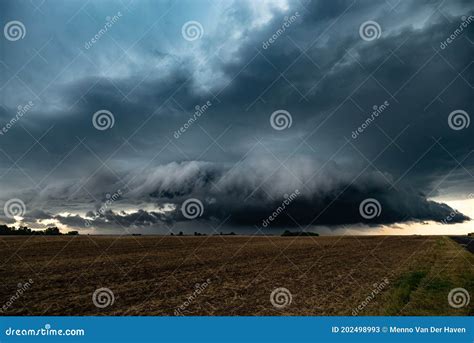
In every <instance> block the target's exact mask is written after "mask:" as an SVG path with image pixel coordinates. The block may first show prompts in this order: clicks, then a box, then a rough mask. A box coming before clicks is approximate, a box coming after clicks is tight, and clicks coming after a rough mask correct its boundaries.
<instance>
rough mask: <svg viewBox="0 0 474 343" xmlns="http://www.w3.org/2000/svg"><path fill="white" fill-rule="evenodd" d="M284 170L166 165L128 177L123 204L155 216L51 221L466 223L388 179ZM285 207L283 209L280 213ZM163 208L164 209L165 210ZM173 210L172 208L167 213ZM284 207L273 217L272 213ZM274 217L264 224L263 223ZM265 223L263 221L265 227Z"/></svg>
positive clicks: (315, 168)
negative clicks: (193, 210) (187, 205)
mask: <svg viewBox="0 0 474 343" xmlns="http://www.w3.org/2000/svg"><path fill="white" fill-rule="evenodd" d="M290 162H291V163H289V165H294V166H298V167H293V168H291V169H288V170H278V169H277V168H276V167H277V163H276V162H275V161H270V160H267V161H262V160H253V161H251V160H249V161H243V162H241V163H240V164H239V165H238V166H234V167H225V166H222V165H215V164H212V163H204V162H184V163H171V164H168V165H164V166H160V167H158V168H155V169H154V170H153V171H151V170H150V171H148V172H147V173H146V174H145V175H138V176H137V175H135V176H134V177H133V178H132V179H131V181H130V184H131V185H130V189H132V191H130V192H129V193H125V194H124V197H123V199H122V200H123V202H125V203H132V202H143V203H150V202H155V203H157V204H160V206H161V208H159V209H157V210H154V211H145V210H138V211H133V212H131V213H130V212H128V213H126V212H123V211H113V210H109V209H105V207H102V208H104V210H102V211H91V212H89V213H87V214H86V216H85V217H86V218H88V219H84V218H83V217H80V216H57V217H55V218H56V219H58V220H59V221H60V222H61V223H63V224H66V225H69V226H75V227H88V226H94V227H97V228H110V229H112V228H114V227H115V228H116V226H117V225H119V226H121V227H125V228H126V227H130V226H132V227H147V226H151V227H160V226H166V227H173V225H174V224H176V223H179V222H185V223H186V222H188V223H190V222H192V223H193V225H195V222H194V221H190V220H189V218H188V217H186V216H185V215H184V213H183V211H185V210H184V207H183V206H184V205H183V203H184V202H185V201H188V200H189V199H193V201H195V200H194V199H197V200H198V202H201V204H202V206H203V207H202V209H201V210H199V211H198V212H200V216H199V217H197V220H201V221H203V220H204V221H206V220H209V221H211V222H215V223H217V224H219V223H223V222H226V225H231V226H238V227H249V226H251V227H265V228H266V227H296V228H301V227H304V226H311V225H343V224H357V223H365V224H368V225H375V224H392V223H397V222H404V221H425V220H433V221H437V222H446V223H450V224H454V223H459V222H463V221H465V220H469V218H468V217H466V216H465V215H463V214H461V213H458V212H456V211H455V210H453V209H452V208H450V207H449V206H447V205H446V204H442V203H436V202H433V201H428V200H426V199H425V197H424V195H423V194H421V193H419V192H418V191H416V190H413V189H404V188H391V186H390V182H391V178H390V176H388V175H382V174H380V173H377V172H365V173H358V174H355V173H352V172H347V171H344V170H348V168H347V167H346V166H342V165H337V164H336V163H334V162H330V163H325V164H321V165H319V164H318V163H315V162H314V161H313V160H301V159H299V160H296V159H295V160H292V161H290ZM368 197H369V198H370V199H376V201H378V202H379V204H380V213H379V215H378V216H374V218H366V217H364V216H363V214H364V213H366V212H365V210H364V212H362V214H361V209H360V204H361V203H362V202H363V201H364V200H366V199H367V198H368ZM284 204H285V205H284ZM167 205H168V209H167V208H166V206H167ZM170 205H172V206H170ZM282 206H283V207H284V211H283V212H282V213H280V210H281V208H280V210H279V209H278V208H279V207H282ZM274 213H278V215H277V216H275V218H274V219H272V220H271V221H270V222H269V221H268V217H269V216H272V214H273V215H274ZM266 219H267V220H266Z"/></svg>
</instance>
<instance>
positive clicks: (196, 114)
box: [173, 101, 212, 139]
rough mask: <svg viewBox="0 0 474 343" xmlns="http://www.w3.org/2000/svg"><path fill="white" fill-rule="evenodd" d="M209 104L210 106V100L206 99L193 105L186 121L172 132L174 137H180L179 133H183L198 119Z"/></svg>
mask: <svg viewBox="0 0 474 343" xmlns="http://www.w3.org/2000/svg"><path fill="white" fill-rule="evenodd" d="M211 106H212V102H210V101H207V102H206V103H205V104H204V105H202V106H199V105H196V106H195V107H194V109H195V111H194V113H193V115H192V116H191V117H190V118H189V119H188V121H187V122H186V123H184V125H183V126H181V127H180V128H179V129H178V130H176V131H175V132H174V134H173V136H174V138H176V139H178V138H179V137H181V135H182V134H183V133H185V132H186V131H187V130H188V129H189V128H190V127H191V125H193V124H194V122H195V121H196V120H198V119H199V118H200V117H201V116H202V115H203V114H204V113H206V111H207V110H208V109H209V107H211Z"/></svg>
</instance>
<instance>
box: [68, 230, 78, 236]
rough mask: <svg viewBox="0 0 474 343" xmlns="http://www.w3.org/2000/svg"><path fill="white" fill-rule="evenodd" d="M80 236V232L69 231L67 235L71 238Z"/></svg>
mask: <svg viewBox="0 0 474 343" xmlns="http://www.w3.org/2000/svg"><path fill="white" fill-rule="evenodd" d="M78 234H79V231H69V232H68V233H67V235H69V236H77V235H78Z"/></svg>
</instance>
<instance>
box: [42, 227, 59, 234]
mask: <svg viewBox="0 0 474 343" xmlns="http://www.w3.org/2000/svg"><path fill="white" fill-rule="evenodd" d="M44 234H45V235H48V236H58V235H60V234H61V232H60V231H59V229H58V228H57V227H56V226H55V227H48V228H47V229H46V230H44Z"/></svg>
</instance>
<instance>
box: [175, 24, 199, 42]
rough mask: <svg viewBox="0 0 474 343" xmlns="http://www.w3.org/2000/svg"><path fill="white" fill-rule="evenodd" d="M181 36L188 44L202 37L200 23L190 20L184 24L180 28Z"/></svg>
mask: <svg viewBox="0 0 474 343" xmlns="http://www.w3.org/2000/svg"><path fill="white" fill-rule="evenodd" d="M181 34H182V35H183V38H184V39H186V40H187V41H189V42H192V41H195V40H197V39H199V38H201V37H202V36H203V35H204V28H203V27H202V25H201V23H200V22H198V21H195V20H190V21H187V22H185V23H184V25H183V26H182V27H181Z"/></svg>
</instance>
